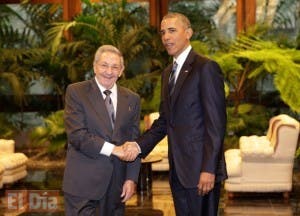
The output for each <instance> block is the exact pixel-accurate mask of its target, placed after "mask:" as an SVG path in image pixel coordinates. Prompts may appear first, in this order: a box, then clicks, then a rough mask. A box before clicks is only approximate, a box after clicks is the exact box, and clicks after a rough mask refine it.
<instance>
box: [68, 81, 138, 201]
mask: <svg viewBox="0 0 300 216" xmlns="http://www.w3.org/2000/svg"><path fill="white" fill-rule="evenodd" d="M117 94H118V96H117V97H118V101H117V103H118V104H117V111H116V120H115V125H114V129H112V126H111V124H110V120H109V115H108V113H107V110H106V107H105V104H104V100H103V97H102V95H101V92H100V90H99V88H98V86H97V83H96V81H95V79H92V80H89V81H83V82H79V83H75V84H71V85H69V86H68V88H67V91H66V100H65V101H66V103H65V104H66V105H65V127H66V132H67V136H68V150H67V158H66V168H65V173H64V179H63V191H65V192H67V193H69V194H72V195H75V196H79V197H83V198H87V199H90V200H99V199H100V198H102V196H103V195H104V193H105V192H106V189H107V188H108V185H109V183H110V179H111V176H112V173H113V172H115V174H116V175H117V176H118V177H119V181H118V184H117V186H118V187H119V190H120V194H121V190H122V185H123V183H124V181H125V180H126V179H131V180H134V181H135V182H137V180H138V174H139V169H140V160H139V159H137V160H135V161H134V162H130V163H126V162H123V161H120V160H119V159H118V158H117V157H114V156H110V157H108V156H105V155H103V154H100V151H101V148H102V146H103V144H104V141H108V142H111V143H114V144H116V145H121V144H123V143H124V142H125V141H127V140H134V139H135V138H136V137H137V136H138V135H139V122H140V98H139V96H138V95H137V94H135V93H133V92H131V91H130V90H128V89H125V88H123V87H120V86H118V87H117Z"/></svg>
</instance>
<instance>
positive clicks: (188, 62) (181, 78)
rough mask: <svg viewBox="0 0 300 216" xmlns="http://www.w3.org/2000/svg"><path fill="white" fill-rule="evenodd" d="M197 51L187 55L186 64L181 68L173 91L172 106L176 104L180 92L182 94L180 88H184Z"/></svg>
mask: <svg viewBox="0 0 300 216" xmlns="http://www.w3.org/2000/svg"><path fill="white" fill-rule="evenodd" d="M194 57H195V53H194V52H193V51H191V52H190V53H189V55H188V56H187V58H186V60H185V62H184V64H183V65H182V68H181V70H180V73H179V76H178V78H177V81H176V84H175V89H174V92H173V95H172V96H171V97H170V105H171V107H172V106H174V104H175V102H176V100H177V98H178V96H179V94H180V89H181V88H182V85H183V83H184V81H185V79H186V78H187V76H188V75H189V74H190V72H191V70H192V63H193V61H194Z"/></svg>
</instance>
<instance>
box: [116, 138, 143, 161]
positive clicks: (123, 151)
mask: <svg viewBox="0 0 300 216" xmlns="http://www.w3.org/2000/svg"><path fill="white" fill-rule="evenodd" d="M140 153H141V150H140V147H139V145H138V144H137V143H136V142H125V143H124V144H123V145H121V146H115V147H114V148H113V150H112V154H113V155H115V156H116V157H118V158H119V159H121V160H123V161H134V160H135V159H136V157H137V156H138V154H140Z"/></svg>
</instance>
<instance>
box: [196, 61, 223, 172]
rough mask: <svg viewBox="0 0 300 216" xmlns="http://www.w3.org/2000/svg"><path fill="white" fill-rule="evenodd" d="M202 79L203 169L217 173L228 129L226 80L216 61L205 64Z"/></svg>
mask: <svg viewBox="0 0 300 216" xmlns="http://www.w3.org/2000/svg"><path fill="white" fill-rule="evenodd" d="M200 80H201V83H200V92H201V95H200V96H201V101H202V106H203V110H204V122H205V143H204V151H203V161H202V169H201V171H202V172H203V171H205V172H209V173H214V174H215V173H216V170H217V165H218V163H219V160H220V159H221V155H222V152H223V141H224V135H225V130H226V104H225V93H224V80H223V76H222V72H221V69H220V67H219V65H218V64H217V63H216V62H214V61H208V62H207V63H206V64H205V65H204V66H203V71H202V73H201V77H200Z"/></svg>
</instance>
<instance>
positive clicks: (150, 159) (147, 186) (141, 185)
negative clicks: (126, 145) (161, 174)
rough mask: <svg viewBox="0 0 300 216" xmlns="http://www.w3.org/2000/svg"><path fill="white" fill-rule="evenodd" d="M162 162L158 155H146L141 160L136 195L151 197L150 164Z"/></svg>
mask: <svg viewBox="0 0 300 216" xmlns="http://www.w3.org/2000/svg"><path fill="white" fill-rule="evenodd" d="M161 160H162V157H161V156H159V155H151V154H150V155H148V156H147V157H146V158H144V159H142V165H141V170H140V175H139V181H138V184H137V192H138V195H141V196H144V195H146V197H148V198H151V197H152V168H151V164H152V163H156V162H159V161H161Z"/></svg>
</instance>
